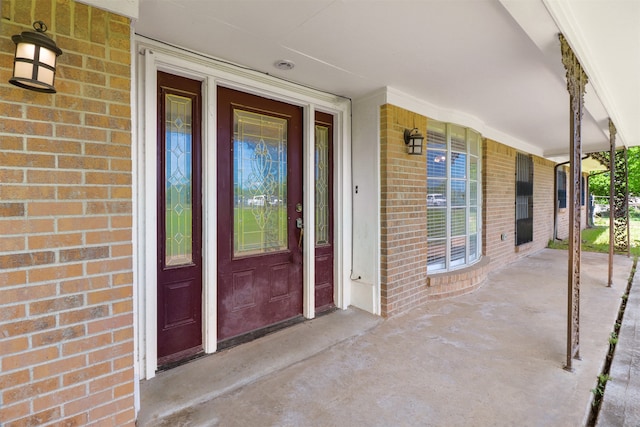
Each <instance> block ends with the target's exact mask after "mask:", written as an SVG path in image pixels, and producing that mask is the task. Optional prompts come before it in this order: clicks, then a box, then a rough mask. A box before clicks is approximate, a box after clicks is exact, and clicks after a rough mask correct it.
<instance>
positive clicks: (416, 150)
mask: <svg viewBox="0 0 640 427" xmlns="http://www.w3.org/2000/svg"><path fill="white" fill-rule="evenodd" d="M423 140H424V136H422V134H421V133H420V132H418V128H413V129H411V130H409V129H405V130H404V143H405V144H406V145H407V153H409V154H416V155H422V141H423Z"/></svg>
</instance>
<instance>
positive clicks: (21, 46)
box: [16, 43, 36, 60]
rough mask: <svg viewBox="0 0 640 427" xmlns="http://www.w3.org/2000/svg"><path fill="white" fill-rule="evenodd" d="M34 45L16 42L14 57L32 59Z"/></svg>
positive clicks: (33, 56)
mask: <svg viewBox="0 0 640 427" xmlns="http://www.w3.org/2000/svg"><path fill="white" fill-rule="evenodd" d="M35 53H36V47H35V45H33V44H31V43H18V45H17V47H16V58H24V59H30V60H33V59H34V58H35Z"/></svg>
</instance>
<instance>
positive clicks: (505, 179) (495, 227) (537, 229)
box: [482, 139, 555, 266]
mask: <svg viewBox="0 0 640 427" xmlns="http://www.w3.org/2000/svg"><path fill="white" fill-rule="evenodd" d="M516 153H517V150H516V149H515V148H511V147H508V146H506V145H504V144H500V143H498V142H495V141H492V140H489V139H487V140H485V143H484V144H483V150H482V155H483V157H482V164H483V169H482V170H483V174H484V175H483V181H482V191H483V200H484V209H483V212H482V222H483V229H482V236H483V246H484V248H483V253H484V254H485V255H488V256H489V258H490V259H491V264H494V265H497V266H498V265H500V266H502V265H505V264H508V263H510V262H513V261H515V260H516V259H518V258H519V257H521V256H523V255H526V254H528V253H531V252H532V251H537V250H539V249H542V248H544V247H546V246H547V244H548V243H549V240H550V239H552V237H553V212H554V199H555V192H554V179H555V178H554V166H555V163H553V162H551V161H549V160H546V159H543V158H540V157H536V156H533V241H532V242H530V243H526V244H524V245H520V246H516V245H515V193H516V183H515V173H516ZM503 234H505V235H506V239H504V240H503V239H502V235H503Z"/></svg>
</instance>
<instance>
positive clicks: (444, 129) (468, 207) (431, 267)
mask: <svg viewBox="0 0 640 427" xmlns="http://www.w3.org/2000/svg"><path fill="white" fill-rule="evenodd" d="M479 182H480V134H478V133H477V132H475V131H473V130H471V129H467V128H464V127H461V126H457V125H453V124H448V123H442V122H437V121H434V120H430V121H429V124H428V126H427V253H428V258H427V271H428V272H439V271H448V270H450V269H454V268H460V267H464V266H466V265H469V264H473V263H474V262H475V261H477V260H478V259H479V258H480V248H481V238H480V237H481V235H482V233H481V224H480V223H481V221H480V219H481V210H480V203H481V197H480V191H481V189H480V186H479Z"/></svg>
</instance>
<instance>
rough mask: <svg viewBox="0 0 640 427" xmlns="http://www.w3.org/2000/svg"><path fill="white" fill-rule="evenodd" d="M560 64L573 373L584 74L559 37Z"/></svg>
mask: <svg viewBox="0 0 640 427" xmlns="http://www.w3.org/2000/svg"><path fill="white" fill-rule="evenodd" d="M559 38H560V48H561V52H562V63H563V64H564V67H565V69H566V71H567V90H568V91H569V98H570V102H569V104H570V109H569V111H570V114H569V117H570V138H569V152H570V156H571V157H570V167H569V175H570V176H571V179H570V180H569V182H570V183H571V186H570V188H569V190H570V192H569V194H570V200H571V203H570V204H569V268H568V280H567V286H568V292H567V296H568V298H567V364H566V366H565V369H566V370H568V371H572V370H573V365H572V361H573V359H574V358H575V359H579V358H580V228H581V227H580V225H581V204H580V195H581V188H582V141H581V125H582V114H583V106H584V91H585V86H586V84H587V81H588V79H587V75H586V73H585V72H584V70H583V69H582V66H581V65H580V62H579V61H578V58H577V57H576V56H575V54H574V53H573V50H571V47H570V46H569V43H567V40H566V39H565V38H564V36H563V35H562V34H559Z"/></svg>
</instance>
